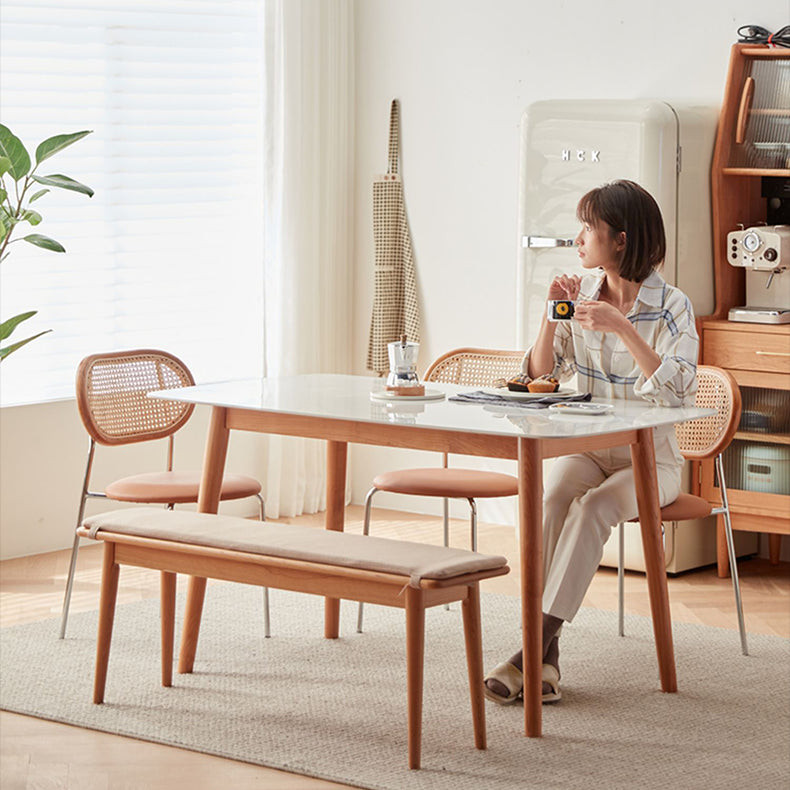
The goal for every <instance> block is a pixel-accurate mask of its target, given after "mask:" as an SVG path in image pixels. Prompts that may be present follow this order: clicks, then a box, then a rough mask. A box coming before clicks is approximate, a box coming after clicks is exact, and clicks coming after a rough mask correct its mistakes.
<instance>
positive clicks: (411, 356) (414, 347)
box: [387, 335, 422, 391]
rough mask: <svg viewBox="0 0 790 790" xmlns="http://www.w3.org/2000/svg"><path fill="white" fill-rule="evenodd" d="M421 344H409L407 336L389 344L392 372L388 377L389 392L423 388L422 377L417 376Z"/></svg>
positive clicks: (388, 353) (388, 351)
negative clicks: (418, 354)
mask: <svg viewBox="0 0 790 790" xmlns="http://www.w3.org/2000/svg"><path fill="white" fill-rule="evenodd" d="M419 349H420V344H419V343H414V342H409V341H407V340H406V335H401V338H400V340H396V341H395V342H394V343H387V355H388V356H389V363H390V372H389V375H388V376H387V389H388V390H395V391H398V390H403V389H409V388H412V387H420V388H422V384H421V383H420V377H419V376H418V375H417V353H418V351H419Z"/></svg>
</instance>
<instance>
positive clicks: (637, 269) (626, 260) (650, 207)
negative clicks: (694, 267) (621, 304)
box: [576, 180, 667, 283]
mask: <svg viewBox="0 0 790 790" xmlns="http://www.w3.org/2000/svg"><path fill="white" fill-rule="evenodd" d="M576 216H577V217H578V218H579V220H580V221H581V222H584V223H587V224H588V225H597V224H598V223H599V222H605V223H606V224H607V225H608V226H609V227H610V228H611V229H612V234H613V235H615V236H616V235H617V234H618V233H622V232H624V233H625V247H624V249H623V252H622V257H621V258H620V276H621V277H624V278H625V279H626V280H631V281H632V282H636V283H641V282H642V281H643V280H644V279H645V278H646V277H647V276H648V275H649V274H650V272H652V271H653V270H654V269H657V268H658V267H659V266H660V265H661V264H662V263H663V261H664V257H665V255H666V251H667V240H666V234H665V232H664V220H663V219H662V217H661V209H660V208H659V207H658V203H656V201H655V200H654V198H653V196H652V195H651V194H650V193H649V192H648V191H647V190H645V189H643V188H642V187H640V186H639V184H637V183H635V182H633V181H626V180H621V181H612V183H611V184H604V185H603V186H600V187H596V188H595V189H591V190H590V191H589V192H588V193H587V194H586V195H584V197H582V199H581V200H580V201H579V205H578V207H577V209H576Z"/></svg>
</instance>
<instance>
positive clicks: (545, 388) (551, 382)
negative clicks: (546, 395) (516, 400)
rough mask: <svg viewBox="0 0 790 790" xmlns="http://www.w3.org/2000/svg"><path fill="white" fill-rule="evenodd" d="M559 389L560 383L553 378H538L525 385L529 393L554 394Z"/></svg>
mask: <svg viewBox="0 0 790 790" xmlns="http://www.w3.org/2000/svg"><path fill="white" fill-rule="evenodd" d="M559 388H560V382H559V381H557V379H555V378H554V376H538V378H536V379H532V381H530V382H529V384H527V390H528V391H529V392H556V391H557V390H558V389H559Z"/></svg>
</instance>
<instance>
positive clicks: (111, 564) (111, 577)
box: [93, 542, 120, 705]
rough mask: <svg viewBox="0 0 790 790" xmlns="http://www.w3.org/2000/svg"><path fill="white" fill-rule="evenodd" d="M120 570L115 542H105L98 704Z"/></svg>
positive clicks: (96, 678) (98, 642) (101, 697)
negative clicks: (116, 560) (116, 559)
mask: <svg viewBox="0 0 790 790" xmlns="http://www.w3.org/2000/svg"><path fill="white" fill-rule="evenodd" d="M119 570H120V569H119V567H118V564H117V563H116V562H115V544H114V543H109V542H105V544H104V555H103V557H102V569H101V596H100V598H99V630H98V635H97V637H96V672H95V674H94V677H93V701H94V703H96V704H97V705H99V704H101V703H102V702H104V687H105V685H106V683H107V664H108V662H109V660H110V642H111V641H112V625H113V620H114V619H115V601H116V599H117V597H118V573H119Z"/></svg>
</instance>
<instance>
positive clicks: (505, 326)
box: [0, 0, 789, 558]
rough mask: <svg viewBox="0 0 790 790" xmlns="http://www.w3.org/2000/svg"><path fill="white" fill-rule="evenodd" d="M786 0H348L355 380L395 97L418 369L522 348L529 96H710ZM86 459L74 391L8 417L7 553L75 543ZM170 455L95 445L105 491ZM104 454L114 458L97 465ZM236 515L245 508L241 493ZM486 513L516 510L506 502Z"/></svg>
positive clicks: (2, 485)
mask: <svg viewBox="0 0 790 790" xmlns="http://www.w3.org/2000/svg"><path fill="white" fill-rule="evenodd" d="M788 10H789V7H788V2H787V0H753V2H751V3H750V4H749V8H748V12H747V10H746V4H744V3H743V2H735V0H697V2H688V0H683V2H681V1H680V0H661V2H658V1H657V0H651V1H650V2H647V1H646V2H641V3H634V2H632V1H631V0H610V1H609V2H597V3H591V2H589V0H555V2H538V1H537V0H533V2H529V1H528V0H485V1H484V0H474V1H473V0H358V2H357V6H356V15H357V21H356V24H357V35H356V65H357V76H356V79H357V116H356V121H357V129H356V140H357V160H356V195H357V197H356V239H355V246H356V256H355V257H356V260H355V283H356V287H355V292H354V294H353V300H354V301H353V303H354V313H353V316H352V321H353V326H354V338H355V339H354V349H353V350H354V359H355V360H357V363H356V368H355V370H354V371H353V372H356V373H363V372H364V360H365V352H366V347H367V332H368V326H369V321H370V309H371V301H372V284H373V277H372V260H373V246H372V230H371V222H370V217H371V199H370V195H371V187H370V184H371V179H372V177H373V176H374V175H375V174H377V173H380V172H383V171H384V169H385V168H386V158H387V122H388V118H389V103H390V101H391V99H392V98H395V97H397V98H399V99H400V101H401V111H402V131H403V158H402V166H403V167H402V172H403V174H404V180H405V191H406V201H407V209H408V213H409V220H410V224H411V230H412V237H413V242H414V249H415V254H416V259H417V269H418V280H419V288H420V297H421V301H422V309H423V323H424V332H423V344H422V348H421V361H422V369H424V367H425V365H426V364H427V363H428V361H430V360H431V359H432V358H433V357H435V356H437V355H438V354H439V353H441V352H442V351H444V350H446V349H449V348H451V347H454V346H460V345H465V344H469V345H482V346H500V347H504V346H512V345H513V344H514V343H515V341H516V316H515V284H516V268H515V265H516V256H517V239H516V235H517V234H516V207H517V194H516V187H517V178H518V132H519V123H520V118H521V114H522V112H523V111H524V109H525V108H526V107H527V105H529V104H530V103H531V102H533V101H537V100H540V99H558V98H576V97H578V98H582V97H584V98H596V97H601V98H634V97H637V98H639V97H651V98H653V97H655V98H661V99H666V100H667V101H670V102H672V101H677V102H679V101H683V100H687V101H695V102H702V103H710V104H711V105H713V106H718V105H719V104H720V102H721V96H722V90H723V86H724V79H725V76H726V70H727V62H728V57H729V48H730V44H731V43H733V42H734V41H735V38H736V29H737V28H738V27H739V26H740V25H742V24H747V23H757V24H760V25H763V26H764V27H767V28H770V29H772V30H776V29H778V28H779V27H781V26H782V25H783V24H786V23H787V21H788ZM22 353H23V352H22ZM3 364H13V363H12V361H8V362H6V363H3ZM205 428H206V415H205V413H204V412H200V411H199V410H198V411H197V412H196V413H195V415H194V417H193V419H192V421H191V422H190V424H189V426H188V427H187V429H185V430H186V433H185V435H184V437H182V439H181V440H180V445H179V449H178V453H177V464H179V465H181V466H182V467H183V466H195V465H198V464H199V463H200V459H201V458H202V452H203V441H204V437H205ZM85 451H86V438H85V435H84V432H83V430H82V427H81V425H80V423H79V418H78V416H77V413H76V407H75V404H74V401H61V402H56V403H47V404H41V405H36V406H25V407H13V408H3V409H2V410H0V500H1V504H0V557H3V558H5V557H12V556H19V555H24V554H30V553H35V552H40V551H47V550H53V549H57V548H63V547H65V546H68V545H70V542H71V535H72V534H73V533H72V530H73V526H74V519H75V517H76V509H77V500H78V492H79V488H80V485H81V477H82V469H83V465H84V459H85ZM117 452H120V451H117ZM162 452H163V449H160V448H158V447H157V448H154V449H148V448H146V449H143V448H140V447H137V448H134V449H133V450H131V451H130V452H129V454H128V458H127V457H126V456H124V457H123V459H121V458H119V456H117V455H115V454H113V455H110V451H107V452H106V453H105V454H100V455H99V458H98V460H97V473H98V475H99V476H98V477H97V484H101V482H102V481H103V480H108V479H110V478H111V477H114V476H118V475H121V474H126V473H128V470H129V465H130V464H132V463H133V464H139V466H137V467H136V468H140V469H142V468H147V467H148V466H149V465H150V464H152V463H159V461H160V459H161V453H162ZM418 456H419V454H409V453H403V452H398V451H394V450H386V451H374V450H372V449H370V448H361V447H358V448H354V450H353V452H352V465H351V472H352V486H353V487H352V490H353V496H354V500H355V501H361V499H362V497H363V496H364V492H365V491H366V490H367V488H368V486H369V483H370V479H371V477H372V475H373V474H375V473H376V472H379V471H383V470H384V469H387V468H395V467H397V466H401V465H403V464H405V463H408V464H410V465H411V464H414V463H415V462H417V460H418ZM102 458H104V459H105V463H106V464H107V465H104V466H101V469H99V466H98V465H99V464H101V463H102ZM420 458H421V459H424V460H425V462H426V463H435V458H430V457H425V456H420ZM127 460H128V461H129V463H128V464H127ZM263 465H264V461H263V458H262V457H261V453H260V452H259V448H258V444H256V437H254V436H249V435H243V434H238V435H234V437H233V438H232V440H231V450H230V456H229V464H228V468H229V471H235V472H239V473H247V474H252V475H256V474H261V472H260V471H256V470H262V469H263ZM380 502H381V504H386V503H387V500H386V498H385V497H383V496H382V497H381V500H380ZM393 502H394V500H393ZM397 502H398V506H404V504H405V503H404V500H403V498H400V499H398V500H397ZM100 506H101V505H100V504H97V503H93V504H92V507H100ZM409 506H412V507H413V509H418V508H422V507H425V506H426V503H425V502H424V501H422V500H418V501H417V502H416V503H414V504H413V505H409ZM236 507H239V508H244V509H245V511H248V512H249V513H253V512H254V506H253V505H252V504H251V503H250V504H249V505H241V504H240V503H239V504H238V505H236ZM484 515H485V514H484ZM490 515H491V516H492V517H494V518H497V520H503V521H510V522H511V523H512V520H513V519H512V514H511V513H510V512H509V510H508V508H507V507H506V506H502V507H501V509H499V510H494V511H492V512H491V513H490ZM785 542H786V543H787V541H785Z"/></svg>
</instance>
